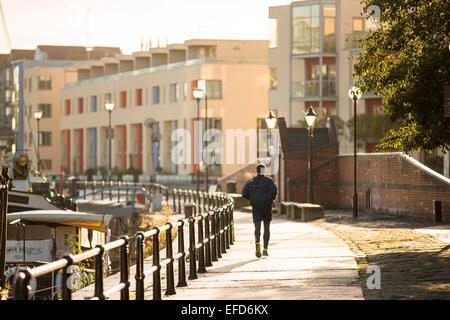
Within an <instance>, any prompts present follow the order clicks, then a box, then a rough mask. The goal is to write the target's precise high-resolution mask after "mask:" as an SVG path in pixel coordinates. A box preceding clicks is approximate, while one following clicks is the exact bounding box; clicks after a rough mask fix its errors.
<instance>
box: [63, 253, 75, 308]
mask: <svg viewBox="0 0 450 320" xmlns="http://www.w3.org/2000/svg"><path fill="white" fill-rule="evenodd" d="M63 258H64V259H66V260H67V265H66V266H65V267H64V268H62V270H61V272H62V274H61V299H62V300H72V290H71V289H69V288H68V286H67V280H68V279H69V277H68V275H67V271H68V269H69V267H70V266H71V265H72V264H73V260H72V257H71V256H70V255H69V256H65V257H63Z"/></svg>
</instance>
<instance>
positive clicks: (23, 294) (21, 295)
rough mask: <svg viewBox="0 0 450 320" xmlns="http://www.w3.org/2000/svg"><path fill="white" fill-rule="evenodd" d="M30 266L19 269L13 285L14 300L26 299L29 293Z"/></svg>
mask: <svg viewBox="0 0 450 320" xmlns="http://www.w3.org/2000/svg"><path fill="white" fill-rule="evenodd" d="M29 270H30V268H28V267H27V268H26V269H25V270H24V271H21V272H20V273H19V274H18V276H17V277H16V282H15V285H14V300H28V299H29V295H30V280H31V274H30V271H29Z"/></svg>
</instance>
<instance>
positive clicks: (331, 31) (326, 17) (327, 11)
mask: <svg viewBox="0 0 450 320" xmlns="http://www.w3.org/2000/svg"><path fill="white" fill-rule="evenodd" d="M323 51H324V52H327V53H334V52H336V5H335V4H324V5H323Z"/></svg>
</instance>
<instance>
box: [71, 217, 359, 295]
mask: <svg viewBox="0 0 450 320" xmlns="http://www.w3.org/2000/svg"><path fill="white" fill-rule="evenodd" d="M234 219H235V242H234V244H233V245H232V246H231V247H230V249H229V250H227V253H225V254H222V258H221V259H219V261H217V262H213V266H212V267H207V268H206V269H207V273H202V274H200V273H199V274H198V279H195V280H187V282H188V286H187V287H183V288H176V294H175V295H172V296H170V297H168V296H165V295H164V291H165V284H166V280H165V279H162V280H161V285H162V299H163V300H168V299H170V300H230V299H232V300H240V299H242V300H255V299H259V300H264V299H270V300H290V299H292V300H299V299H324V300H331V299H363V294H362V290H361V287H360V282H359V278H358V271H357V265H356V261H355V258H354V255H353V253H352V251H350V250H349V248H348V247H347V245H346V244H345V243H344V242H343V241H342V240H340V239H339V238H338V237H337V236H335V235H334V234H333V233H331V232H329V231H327V230H323V229H321V228H317V227H315V226H313V225H312V224H308V223H301V222H295V221H288V220H286V219H285V218H279V217H277V216H276V215H275V216H274V218H273V220H272V223H271V240H270V245H269V255H270V256H269V257H267V258H261V259H257V258H256V257H255V255H254V236H253V231H254V229H253V223H252V219H251V214H250V213H244V212H239V211H235V212H234ZM163 252H164V250H163V251H162V253H163ZM161 257H164V255H162V256H161ZM177 266H178V264H177V263H175V283H177V282H178V270H177ZM150 267H151V258H148V259H146V262H145V269H148V268H150ZM186 269H187V270H186V277H187V275H188V274H189V263H187V264H186ZM135 270H136V268H135V266H131V268H130V299H132V300H134V299H135V288H136V286H135V284H136V281H135V279H134V276H135ZM161 274H162V275H163V276H164V274H165V267H163V268H162V269H161ZM118 282H119V275H118V274H116V275H113V276H111V277H108V278H107V279H105V281H104V288H105V290H108V288H110V287H112V286H114V285H116V284H117V283H118ZM144 286H145V299H146V300H150V299H152V297H153V294H152V276H151V275H149V276H147V277H146V278H145V285H144ZM93 289H94V288H93V286H89V287H87V288H85V289H83V290H81V291H79V292H76V293H74V294H73V299H76V300H77V299H85V297H91V296H92V295H93V293H94V292H93V291H94V290H93ZM110 299H111V300H116V299H120V296H119V294H118V293H116V294H113V295H112V296H111V297H110Z"/></svg>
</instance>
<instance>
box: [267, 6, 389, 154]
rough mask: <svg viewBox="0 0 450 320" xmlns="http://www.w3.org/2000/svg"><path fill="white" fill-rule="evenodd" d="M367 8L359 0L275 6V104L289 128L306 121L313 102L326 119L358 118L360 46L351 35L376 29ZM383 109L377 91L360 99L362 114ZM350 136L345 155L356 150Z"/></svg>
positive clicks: (342, 144)
mask: <svg viewBox="0 0 450 320" xmlns="http://www.w3.org/2000/svg"><path fill="white" fill-rule="evenodd" d="M362 11H363V8H362V4H361V3H360V1H359V0H341V1H339V0H307V1H296V2H292V3H291V4H290V5H284V6H276V7H270V8H269V18H270V19H271V25H272V34H271V40H270V48H269V57H268V61H269V62H268V63H269V68H270V75H271V87H270V90H269V94H268V101H269V108H270V109H273V110H276V111H277V113H278V115H279V116H282V117H285V119H286V122H287V125H288V126H295V125H296V124H297V122H298V121H299V120H304V111H305V110H306V109H307V108H309V106H311V105H312V106H313V107H314V109H315V111H316V113H317V114H318V116H319V117H320V118H326V117H328V116H330V115H336V116H338V117H339V118H341V119H342V120H344V121H347V120H348V119H350V118H352V117H353V106H352V101H351V100H350V99H349V97H348V90H349V88H351V87H352V86H353V83H354V80H355V79H353V77H352V73H353V64H354V62H355V59H356V58H355V57H357V56H358V52H359V49H358V48H357V47H356V45H355V43H354V42H353V41H352V40H351V39H352V38H353V36H354V35H358V34H359V35H361V34H364V33H365V32H367V31H368V29H369V27H371V25H370V21H367V20H366V19H365V18H364V17H363V16H362V15H361V13H362ZM352 56H354V57H353V58H352ZM382 110H383V106H382V101H381V98H380V97H377V96H375V95H371V94H366V95H363V97H362V99H361V100H359V101H358V107H357V112H358V113H381V112H382ZM349 138H350V137H347V138H343V137H340V139H339V144H340V151H341V152H343V153H350V152H352V148H353V146H352V141H351V139H349ZM364 151H365V150H364Z"/></svg>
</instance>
